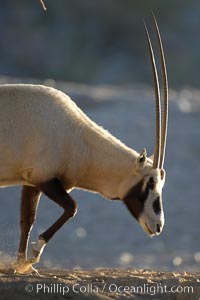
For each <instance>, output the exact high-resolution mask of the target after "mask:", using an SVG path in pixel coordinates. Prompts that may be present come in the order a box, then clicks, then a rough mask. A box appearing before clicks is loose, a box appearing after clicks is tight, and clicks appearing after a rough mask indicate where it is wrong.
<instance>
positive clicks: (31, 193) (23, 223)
mask: <svg viewBox="0 0 200 300" xmlns="http://www.w3.org/2000/svg"><path fill="white" fill-rule="evenodd" d="M40 195H41V192H40V191H39V190H38V189H37V188H36V187H31V186H23V189H22V197H21V210H20V229H21V236H20V243H19V250H18V257H17V264H16V266H15V267H16V268H15V269H16V271H17V272H20V273H21V272H22V273H23V272H24V270H25V269H27V268H28V264H27V248H28V241H29V237H30V232H31V229H32V227H33V224H34V222H35V218H36V212H37V207H38V203H39V199H40ZM29 265H30V264H29Z"/></svg>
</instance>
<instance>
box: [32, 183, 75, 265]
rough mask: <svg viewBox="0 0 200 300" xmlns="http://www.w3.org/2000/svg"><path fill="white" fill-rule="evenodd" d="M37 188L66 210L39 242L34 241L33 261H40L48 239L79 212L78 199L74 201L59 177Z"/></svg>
mask: <svg viewBox="0 0 200 300" xmlns="http://www.w3.org/2000/svg"><path fill="white" fill-rule="evenodd" d="M37 188H38V189H39V190H40V191H41V192H43V193H44V194H45V195H46V196H47V197H48V198H50V199H51V200H52V201H54V202H55V203H57V204H58V205H59V206H61V207H62V208H63V209H64V212H63V214H62V215H61V216H60V218H58V220H57V221H56V222H55V223H54V224H53V225H52V226H50V227H49V228H48V229H47V230H46V231H44V232H43V233H42V234H40V235H39V239H38V241H37V243H32V254H33V258H32V259H31V262H32V263H38V262H39V260H40V256H41V254H42V252H43V250H44V247H45V245H46V244H47V243H48V241H49V240H50V239H51V238H52V237H53V235H54V234H55V233H56V232H57V231H58V230H59V229H60V228H61V227H62V226H63V225H64V223H66V222H67V221H68V220H69V219H71V218H73V217H74V216H75V214H76V212H77V203H76V201H74V199H73V198H72V197H71V196H70V195H69V194H68V193H67V192H66V191H65V189H64V187H63V185H62V183H61V181H60V180H59V179H57V178H54V179H52V180H50V181H48V182H44V183H41V184H39V185H38V186H37Z"/></svg>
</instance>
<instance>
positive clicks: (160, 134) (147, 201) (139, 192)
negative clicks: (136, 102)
mask: <svg viewBox="0 0 200 300" xmlns="http://www.w3.org/2000/svg"><path fill="white" fill-rule="evenodd" d="M153 19H154V24H155V28H156V34H157V38H158V43H159V51H160V57H161V66H162V81H163V98H164V101H163V109H162V122H161V104H160V89H159V81H158V75H157V69H156V63H155V58H154V53H153V49H152V45H151V40H150V37H149V33H148V30H147V27H146V25H145V23H144V26H145V31H146V35H147V40H148V46H149V51H150V56H151V64H152V71H153V78H154V85H155V98H156V141H155V148H154V155H153V159H151V158H147V154H146V150H145V149H143V151H142V153H141V154H140V155H139V156H138V159H137V161H136V166H135V168H136V171H137V170H138V171H137V172H138V174H139V175H138V178H139V181H138V183H137V184H136V185H134V186H133V187H132V188H131V189H130V190H129V191H128V193H127V194H126V195H125V196H124V198H123V201H124V203H125V204H126V206H127V207H128V209H129V211H130V212H131V214H132V215H133V216H134V217H135V218H136V220H137V221H138V222H139V223H140V224H141V226H142V228H143V229H144V231H145V232H147V233H148V234H149V235H155V234H157V235H158V234H160V233H161V231H162V229H163V225H164V213H163V206H162V188H163V186H164V182H165V170H164V169H163V165H164V158H165V146H166V136H167V123H168V82H167V72H166V66H165V58H164V52H163V46H162V41H161V37H160V32H159V29H158V25H157V22H156V19H155V17H154V15H153ZM161 123H162V124H161ZM161 125H162V126H161Z"/></svg>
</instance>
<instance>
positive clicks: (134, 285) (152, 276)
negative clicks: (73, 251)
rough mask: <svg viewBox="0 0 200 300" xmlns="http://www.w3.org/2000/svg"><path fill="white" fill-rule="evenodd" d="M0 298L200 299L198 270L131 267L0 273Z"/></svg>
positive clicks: (199, 274)
mask: <svg viewBox="0 0 200 300" xmlns="http://www.w3.org/2000/svg"><path fill="white" fill-rule="evenodd" d="M0 295H1V296H0V299H1V300H4V299H13V298H14V299H21V300H24V299H36V298H37V299H41V300H42V299H105V300H106V299H135V300H137V299H140V300H142V299H145V300H146V299H159V300H167V299H170V300H200V273H193V274H192V273H186V272H185V273H172V272H159V271H151V270H134V269H94V270H77V271H70V270H52V271H51V270H40V276H35V275H27V276H25V275H23V276H22V275H5V274H1V275H0Z"/></svg>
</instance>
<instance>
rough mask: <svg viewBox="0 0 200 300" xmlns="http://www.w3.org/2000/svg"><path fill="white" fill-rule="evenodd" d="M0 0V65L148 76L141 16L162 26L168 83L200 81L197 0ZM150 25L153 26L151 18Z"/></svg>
mask: <svg viewBox="0 0 200 300" xmlns="http://www.w3.org/2000/svg"><path fill="white" fill-rule="evenodd" d="M45 2H46V6H47V9H48V11H47V12H46V13H45V12H44V11H43V10H42V9H41V6H40V3H39V0H34V1H25V0H18V1H3V0H1V1H0V5H1V12H0V28H1V30H0V73H1V74H5V75H11V76H21V77H27V76H29V77H35V78H54V79H60V80H65V81H66V80H67V81H78V82H87V83H112V84H128V83H133V82H135V81H136V82H150V80H151V74H150V68H149V64H148V61H147V60H146V57H147V55H148V53H147V47H146V38H145V34H144V28H143V18H145V20H146V21H147V23H148V24H149V22H150V21H151V20H150V19H151V15H150V12H151V10H153V11H154V13H155V14H156V16H157V18H158V22H159V25H160V28H161V30H162V32H163V34H164V45H165V50H166V56H167V62H168V72H169V73H170V85H171V86H173V87H179V86H183V85H185V84H187V85H193V86H199V69H200V59H199V53H200V35H199V27H200V18H199V11H200V3H199V1H198V0H191V1H187V0H177V1H173V0H168V1H159V0H150V1H145V0H140V1H134V0H125V1H123V0H92V1H91V0H84V1H83V0H73V1H71V0H58V1H53V0H46V1H45ZM149 25H151V26H152V24H151V23H150V24H149Z"/></svg>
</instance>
